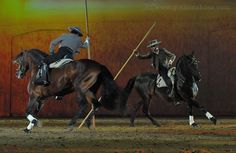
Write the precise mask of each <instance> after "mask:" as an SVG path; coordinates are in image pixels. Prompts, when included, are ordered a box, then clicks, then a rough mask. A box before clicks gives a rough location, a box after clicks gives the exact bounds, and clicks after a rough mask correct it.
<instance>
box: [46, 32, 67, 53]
mask: <svg viewBox="0 0 236 153" xmlns="http://www.w3.org/2000/svg"><path fill="white" fill-rule="evenodd" d="M63 37H64V35H62V36H60V37H58V38H56V39H54V40H53V41H51V43H50V47H49V51H50V55H53V54H54V49H55V47H56V46H57V45H58V44H60V43H61V42H62V40H63Z"/></svg>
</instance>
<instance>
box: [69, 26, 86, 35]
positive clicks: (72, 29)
mask: <svg viewBox="0 0 236 153" xmlns="http://www.w3.org/2000/svg"><path fill="white" fill-rule="evenodd" d="M68 30H69V31H70V32H71V33H76V34H78V35H79V36H80V37H82V36H83V34H82V32H81V31H80V28H79V27H68Z"/></svg>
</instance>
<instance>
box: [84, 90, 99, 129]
mask: <svg viewBox="0 0 236 153" xmlns="http://www.w3.org/2000/svg"><path fill="white" fill-rule="evenodd" d="M85 97H86V99H87V101H88V102H89V103H90V104H91V105H93V106H94V108H93V112H92V113H91V114H90V115H89V117H88V119H87V120H86V125H87V127H88V128H90V126H91V119H92V117H93V116H94V115H95V111H96V110H97V108H99V107H100V106H101V103H100V102H99V101H98V100H97V98H96V96H95V94H94V92H92V91H90V90H89V91H87V92H86V94H85Z"/></svg>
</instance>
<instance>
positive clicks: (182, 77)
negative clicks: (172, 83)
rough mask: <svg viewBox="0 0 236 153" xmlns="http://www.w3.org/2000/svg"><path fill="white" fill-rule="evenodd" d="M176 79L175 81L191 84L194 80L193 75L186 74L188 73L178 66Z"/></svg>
mask: <svg viewBox="0 0 236 153" xmlns="http://www.w3.org/2000/svg"><path fill="white" fill-rule="evenodd" d="M176 81H177V83H178V82H179V83H181V84H183V83H187V84H192V83H193V82H194V80H193V77H192V76H190V75H188V73H186V72H185V73H184V72H183V71H182V70H181V69H180V68H177V69H176Z"/></svg>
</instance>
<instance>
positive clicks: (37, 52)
mask: <svg viewBox="0 0 236 153" xmlns="http://www.w3.org/2000/svg"><path fill="white" fill-rule="evenodd" d="M28 52H29V53H31V54H33V55H37V56H42V57H43V58H45V57H47V56H48V54H47V53H45V52H43V51H41V50H39V49H30V50H28Z"/></svg>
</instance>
